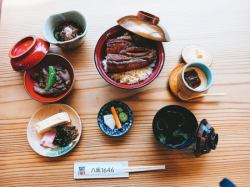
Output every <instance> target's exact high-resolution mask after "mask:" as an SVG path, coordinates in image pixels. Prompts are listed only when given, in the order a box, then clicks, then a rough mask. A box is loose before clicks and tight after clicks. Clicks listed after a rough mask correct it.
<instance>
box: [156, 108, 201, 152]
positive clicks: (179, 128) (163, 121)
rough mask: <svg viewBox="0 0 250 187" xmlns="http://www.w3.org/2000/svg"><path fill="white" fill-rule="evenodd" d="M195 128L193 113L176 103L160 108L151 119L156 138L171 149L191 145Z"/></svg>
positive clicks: (196, 123) (195, 121)
mask: <svg viewBox="0 0 250 187" xmlns="http://www.w3.org/2000/svg"><path fill="white" fill-rule="evenodd" d="M197 128H198V122H197V119H196V118H195V116H194V114H193V113H192V112H191V111H190V110H188V109H186V108H184V107H181V106H178V105H168V106H165V107H163V108H161V109H160V110H159V111H158V112H157V113H156V115H155V117H154V119H153V132H154V136H155V138H156V140H157V141H158V142H159V143H160V144H161V145H163V146H165V147H166V148H168V149H171V150H182V149H185V148H187V147H189V146H190V145H192V144H193V143H194V141H195V133H196V130H197ZM182 132H184V133H182ZM173 136H175V137H173ZM184 137H185V138H184ZM179 142H181V143H179Z"/></svg>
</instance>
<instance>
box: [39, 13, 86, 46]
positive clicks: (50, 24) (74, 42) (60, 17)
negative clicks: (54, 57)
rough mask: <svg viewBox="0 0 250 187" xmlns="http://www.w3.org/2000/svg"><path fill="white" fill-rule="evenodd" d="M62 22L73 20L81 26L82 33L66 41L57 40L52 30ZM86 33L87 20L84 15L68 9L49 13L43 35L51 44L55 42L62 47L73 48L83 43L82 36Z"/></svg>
mask: <svg viewBox="0 0 250 187" xmlns="http://www.w3.org/2000/svg"><path fill="white" fill-rule="evenodd" d="M64 22H74V23H75V24H77V25H78V26H80V27H81V29H82V33H81V34H80V35H78V36H76V37H75V38H73V39H71V40H67V41H58V40H57V39H56V38H55V35H54V32H55V29H56V27H58V26H59V25H60V24H62V23H64ZM86 33H87V21H86V19H85V17H84V16H83V15H82V14H81V13H80V12H77V11H68V12H63V13H59V14H54V15H51V16H49V17H48V18H47V20H46V22H45V25H44V28H43V35H44V37H45V39H46V40H47V41H48V42H49V43H52V44H55V45H57V46H59V47H61V48H63V49H73V48H76V47H79V46H80V45H81V44H82V43H83V38H84V36H85V35H86Z"/></svg>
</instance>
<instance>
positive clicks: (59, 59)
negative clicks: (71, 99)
mask: <svg viewBox="0 0 250 187" xmlns="http://www.w3.org/2000/svg"><path fill="white" fill-rule="evenodd" d="M57 64H60V65H61V66H63V67H64V68H66V69H67V70H68V71H69V74H70V77H71V83H70V87H69V89H68V90H67V91H66V92H64V93H62V94H60V95H58V96H56V97H44V96H42V95H40V94H38V93H36V92H35V91H34V83H35V82H34V81H33V80H32V79H31V74H32V72H33V71H36V69H37V68H43V67H44V66H48V65H57ZM74 81H75V79H74V69H73V66H72V65H71V63H70V62H69V61H68V60H67V59H66V58H64V57H63V56H61V55H58V54H54V53H49V54H47V55H46V56H45V57H44V58H43V60H42V61H41V63H39V64H38V65H37V66H35V67H34V68H32V69H31V70H29V71H26V72H25V73H24V86H25V89H26V91H27V93H28V94H29V95H30V96H31V97H32V98H33V99H35V100H37V101H39V102H42V103H53V102H57V101H59V100H61V99H63V98H65V97H66V96H67V95H68V94H69V93H70V92H71V90H72V89H73V85H74Z"/></svg>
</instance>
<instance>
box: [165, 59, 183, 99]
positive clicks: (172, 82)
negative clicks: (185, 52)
mask: <svg viewBox="0 0 250 187" xmlns="http://www.w3.org/2000/svg"><path fill="white" fill-rule="evenodd" d="M183 66H185V64H183V63H180V64H179V65H178V66H176V67H175V68H174V69H173V70H172V72H171V73H170V76H169V79H168V84H169V88H170V91H171V92H172V93H173V94H174V96H176V97H178V98H179V96H178V87H177V79H178V73H179V72H180V71H181V69H182V67H183Z"/></svg>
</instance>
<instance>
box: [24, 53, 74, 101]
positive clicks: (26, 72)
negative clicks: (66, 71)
mask: <svg viewBox="0 0 250 187" xmlns="http://www.w3.org/2000/svg"><path fill="white" fill-rule="evenodd" d="M47 55H53V56H59V57H61V58H63V59H64V60H65V62H66V63H68V65H69V67H70V68H71V69H72V75H73V80H72V83H71V85H70V87H69V89H68V90H67V91H66V92H65V93H62V94H61V95H59V96H57V97H50V98H49V99H50V100H46V101H44V100H40V99H38V98H35V97H33V96H32V95H31V94H30V92H29V90H28V89H27V86H26V84H27V83H26V76H27V75H28V73H29V72H28V71H25V72H24V88H25V90H26V92H27V93H28V94H29V96H30V97H31V98H32V99H34V100H36V101H39V102H41V103H55V102H57V101H60V100H62V99H63V98H65V97H66V96H67V95H68V94H69V93H70V92H71V91H72V89H73V86H74V83H75V75H74V68H73V66H72V64H71V63H70V62H69V61H68V59H66V58H65V57H64V56H62V55H59V54H56V53H47V54H46V56H47ZM41 97H43V96H41ZM43 98H48V97H43Z"/></svg>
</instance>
